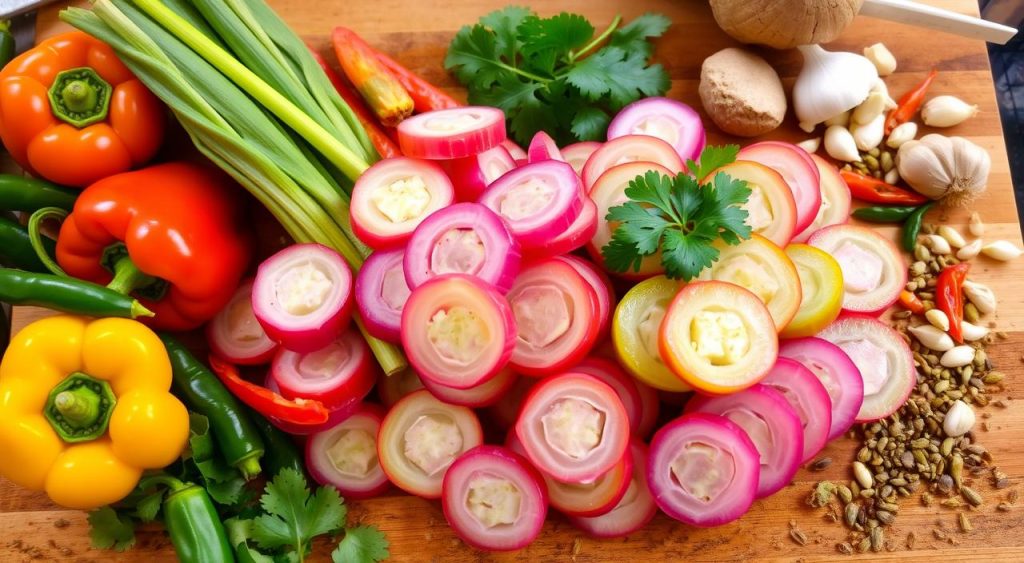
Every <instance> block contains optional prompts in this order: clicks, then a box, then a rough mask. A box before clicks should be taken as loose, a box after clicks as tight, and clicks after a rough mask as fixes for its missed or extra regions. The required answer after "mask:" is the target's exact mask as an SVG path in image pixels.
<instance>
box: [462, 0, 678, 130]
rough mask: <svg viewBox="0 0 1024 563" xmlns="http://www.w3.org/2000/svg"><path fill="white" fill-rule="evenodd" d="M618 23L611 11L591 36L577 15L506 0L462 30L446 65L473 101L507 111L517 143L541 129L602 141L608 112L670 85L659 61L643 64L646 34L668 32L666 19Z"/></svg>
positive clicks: (650, 17)
mask: <svg viewBox="0 0 1024 563" xmlns="http://www.w3.org/2000/svg"><path fill="white" fill-rule="evenodd" d="M621 22H622V18H621V17H616V18H615V19H614V20H613V21H612V23H611V25H609V26H608V28H606V29H605V30H604V31H602V32H601V33H600V34H597V35H596V36H595V33H596V30H595V29H594V26H593V25H591V24H590V22H588V21H587V20H586V18H584V17H583V16H581V15H579V14H569V13H565V12H563V13H561V14H558V15H556V16H552V17H550V18H541V17H539V16H538V15H536V14H535V13H533V12H531V11H530V10H529V9H527V8H522V7H518V6H509V7H507V8H505V9H503V10H498V11H495V12H491V13H490V14H487V15H485V16H484V17H482V18H480V21H479V22H478V23H477V24H475V25H472V26H465V27H463V28H462V29H461V30H459V32H458V33H457V34H456V35H455V39H453V40H452V43H451V45H450V46H449V47H448V54H447V56H446V57H445V61H444V64H445V68H447V69H449V70H452V71H453V72H454V74H455V76H456V77H457V78H458V80H459V81H460V82H461V83H462V84H463V85H464V86H466V88H467V90H468V91H469V101H470V103H472V104H482V105H489V106H495V107H497V108H500V109H502V110H503V111H504V112H505V115H506V116H507V118H508V122H509V129H510V131H511V132H512V137H513V138H514V139H515V140H516V141H517V142H519V143H520V144H523V145H525V144H527V143H529V141H530V139H531V138H532V137H533V135H534V134H535V133H537V132H538V131H541V130H544V131H547V132H548V133H549V134H550V135H551V136H552V137H554V139H555V140H556V141H558V142H559V144H568V143H571V142H574V141H577V140H578V141H595V140H603V139H604V135H605V131H606V130H607V128H608V123H609V122H610V120H611V115H613V114H614V113H615V112H617V111H618V110H619V109H621V108H622V107H623V106H625V105H626V104H629V103H630V102H633V101H636V100H638V99H640V98H641V97H648V96H659V95H662V94H664V93H665V92H666V91H668V88H669V85H670V82H669V77H668V73H667V72H666V71H665V69H664V68H662V66H661V65H658V64H655V65H648V59H649V58H650V56H651V54H652V52H653V51H654V47H653V45H652V44H651V43H650V41H649V40H650V39H651V38H655V37H660V36H661V35H662V34H663V33H665V30H667V29H668V26H669V23H670V22H669V20H668V18H666V17H665V16H662V15H659V14H645V15H642V16H640V17H638V18H636V19H634V20H633V21H631V22H629V23H628V24H626V25H624V26H621V27H620V24H621Z"/></svg>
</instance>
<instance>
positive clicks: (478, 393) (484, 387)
mask: <svg viewBox="0 0 1024 563" xmlns="http://www.w3.org/2000/svg"><path fill="white" fill-rule="evenodd" d="M517 379H519V374H517V373H516V372H514V371H512V370H511V369H509V368H505V369H503V370H501V371H499V372H498V375H495V376H494V377H492V378H490V379H488V380H487V381H485V382H483V383H481V384H480V385H477V386H475V387H471V388H469V389H455V388H453V387H445V386H444V385H438V384H437V383H434V382H433V381H431V380H430V379H427V378H424V379H423V380H422V382H423V386H424V387H426V388H427V390H428V391H430V392H431V393H432V394H433V395H434V396H435V397H437V398H438V399H441V400H442V401H444V402H446V403H450V404H453V405H461V406H464V407H470V408H474V409H476V408H481V407H489V406H491V405H493V404H494V403H497V402H498V401H499V400H501V399H502V398H504V397H505V394H506V393H507V392H508V391H509V389H511V388H512V386H513V385H515V383H516V380H517Z"/></svg>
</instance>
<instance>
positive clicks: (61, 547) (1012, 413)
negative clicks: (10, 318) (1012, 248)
mask: <svg viewBox="0 0 1024 563" xmlns="http://www.w3.org/2000/svg"><path fill="white" fill-rule="evenodd" d="M928 2H929V3H931V4H934V5H937V6H941V7H944V8H949V9H952V10H956V11H959V12H963V13H969V14H977V4H976V3H975V2H974V1H973V0H928ZM270 3H271V4H272V5H273V6H274V7H275V8H276V9H277V10H278V12H279V13H281V15H282V16H283V17H284V19H285V20H286V21H287V22H288V23H289V24H290V25H291V26H292V27H293V28H294V29H295V30H296V31H297V32H298V33H299V34H301V35H302V36H303V37H305V38H306V39H308V40H309V42H310V43H311V44H312V45H313V46H314V47H316V48H318V49H321V50H324V51H325V53H326V52H327V49H328V42H327V38H328V35H329V33H330V31H331V29H332V27H333V26H334V25H338V24H344V25H346V26H348V27H351V28H353V29H355V30H356V31H358V32H359V33H361V34H362V35H363V36H364V37H365V38H366V39H367V40H368V41H369V42H370V43H372V44H374V45H375V46H377V47H379V48H381V49H382V50H384V51H385V52H388V53H390V54H392V55H393V56H394V57H395V58H397V59H398V60H399V61H401V62H403V63H405V64H406V65H408V66H409V67H411V68H412V69H413V70H415V71H416V72H418V73H420V74H422V75H423V76H424V77H425V78H427V79H428V80H430V81H432V82H434V83H435V84H438V85H441V86H443V87H445V88H447V89H449V90H451V91H452V92H453V93H455V94H456V95H460V96H461V95H462V92H461V90H460V89H459V88H458V85H457V84H456V83H455V82H454V80H453V79H452V78H450V77H449V76H448V75H447V74H446V73H445V72H444V70H443V69H442V67H441V60H442V59H443V57H444V53H445V49H446V47H447V45H448V42H449V41H450V39H451V37H452V34H453V33H454V32H455V31H456V30H457V29H458V28H459V27H460V26H462V25H466V24H469V23H472V22H475V21H476V20H477V18H478V17H480V16H481V15H483V14H485V13H487V12H490V11H492V10H494V9H497V8H500V7H502V6H504V5H505V2H503V1H499V0H447V1H446V2H440V1H431V0H422V1H418V2H408V1H405V0H347V1H344V2H341V1H327V0H317V1H314V0H271V2H270ZM534 4H535V5H536V7H537V9H538V10H539V11H541V12H542V13H544V14H552V13H556V12H559V11H563V10H565V11H571V12H578V13H582V14H584V15H586V16H587V17H588V18H589V19H590V20H591V21H592V22H593V23H594V24H595V25H596V26H597V27H599V28H600V27H601V26H602V25H604V24H606V23H607V22H609V21H611V19H612V18H613V17H614V16H615V14H618V13H621V14H622V15H623V16H624V17H625V18H626V19H627V20H628V19H629V18H631V17H633V16H637V15H639V14H641V13H643V12H647V11H656V12H661V13H663V14H665V15H667V16H669V17H670V18H671V19H672V21H673V26H672V28H671V29H670V30H669V32H668V33H667V34H666V37H664V38H663V39H661V41H660V42H659V44H658V50H657V55H656V56H657V59H658V60H659V61H660V62H661V63H662V64H664V65H665V66H666V67H667V68H668V70H669V72H670V73H671V75H672V79H673V83H672V91H671V92H670V96H672V97H675V98H678V99H681V100H683V101H684V102H686V103H689V104H690V105H692V106H694V107H696V108H699V107H700V103H699V99H698V97H697V82H698V78H699V74H700V66H701V62H702V61H703V60H704V58H705V57H707V56H708V55H710V54H712V53H714V52H715V51H717V50H719V49H722V48H724V47H728V46H732V45H734V44H735V42H734V41H732V40H731V39H730V38H729V37H727V36H726V35H725V34H723V33H722V32H721V31H719V29H718V28H717V27H716V26H715V22H714V20H713V19H712V17H711V12H710V10H709V9H708V7H707V5H706V3H705V2H699V1H687V0H675V1H667V0H632V1H630V2H615V1H612V0H551V1H547V2H535V3H534ZM57 11H58V7H51V8H48V9H46V10H44V11H43V12H42V13H41V14H40V16H39V20H38V26H39V34H40V36H41V37H43V36H48V35H51V34H53V33H55V32H57V31H61V30H63V29H64V27H63V25H62V24H60V23H59V22H58V21H57ZM877 41H883V42H885V44H886V45H887V46H888V47H889V48H890V49H891V50H892V52H893V53H894V54H895V55H896V57H897V59H898V60H899V72H898V73H897V74H895V75H893V76H891V77H889V78H888V79H887V82H888V84H889V88H890V90H891V91H892V92H893V94H894V95H896V96H898V95H900V94H901V93H903V92H904V91H905V90H907V89H909V88H910V87H911V86H912V85H914V84H917V83H918V82H919V81H920V80H921V79H922V78H923V76H924V75H925V73H926V72H927V71H928V70H929V69H931V68H937V69H939V71H940V74H939V77H938V79H937V80H936V82H935V84H934V85H933V87H932V92H933V93H943V94H953V95H956V96H959V97H960V98H962V99H964V100H967V101H969V102H970V103H972V104H978V106H979V108H980V110H981V111H980V113H979V114H978V116H977V117H975V118H973V119H971V120H970V121H968V122H967V123H965V124H963V125H961V126H959V127H957V128H956V129H954V130H952V131H949V132H950V133H952V134H957V135H962V136H965V137H968V138H970V139H971V140H973V141H974V142H976V143H979V144H980V145H982V146H983V147H985V148H987V149H988V150H989V151H990V152H991V155H992V164H993V166H992V174H991V177H990V180H989V188H988V192H987V193H986V195H985V196H984V197H983V198H982V199H981V200H979V201H978V203H977V205H976V209H977V210H978V211H979V212H980V213H981V215H982V217H983V219H984V221H985V223H986V225H987V227H986V228H987V233H986V238H989V239H995V238H1005V239H1009V240H1012V241H1014V242H1017V243H1018V244H1019V243H1020V225H1019V224H1018V222H1017V213H1016V207H1015V205H1014V199H1013V192H1012V188H1011V183H1010V172H1009V169H1008V166H1007V156H1006V149H1005V146H1004V144H1003V137H1002V131H1001V128H1000V121H999V114H998V110H997V107H996V100H995V96H994V88H993V82H992V76H991V74H990V71H989V64H988V58H987V56H986V50H985V45H984V44H983V43H981V42H978V41H971V40H966V39H961V38H959V37H954V36H950V35H943V34H939V33H934V32H929V31H924V30H919V29H915V28H912V27H906V26H901V25H895V24H888V23H886V22H882V21H879V20H873V19H870V18H858V19H857V21H856V23H855V24H854V25H853V26H852V27H850V28H849V29H848V30H847V31H846V32H845V33H844V34H843V36H842V37H841V38H840V39H839V40H838V41H836V42H835V43H833V44H832V45H831V48H833V49H847V50H851V51H856V52H859V51H860V50H861V49H862V48H863V47H865V46H867V45H870V44H872V43H875V42H877ZM763 54H764V56H766V57H767V58H768V59H769V60H770V61H771V62H772V63H773V64H774V65H775V66H776V68H777V69H778V70H779V72H780V74H781V75H782V76H783V78H784V79H785V81H786V84H787V86H788V85H791V84H792V80H793V77H794V76H795V75H796V73H797V71H798V70H799V68H800V62H801V61H800V58H799V56H798V55H797V54H796V53H795V52H777V51H770V50H767V51H765V52H764V53H763ZM331 58H333V57H331ZM705 123H708V124H710V121H708V120H705ZM709 137H710V138H709V142H711V143H721V142H725V141H735V140H734V139H729V138H728V137H726V136H724V135H722V134H721V133H719V132H717V131H716V130H715V128H714V127H713V126H710V127H709ZM768 137H770V138H773V139H785V140H792V141H798V140H802V139H804V138H807V135H805V134H803V133H802V132H800V131H799V130H798V129H797V127H796V123H795V120H793V119H792V118H790V119H789V120H788V121H787V122H786V124H785V125H784V126H783V128H782V129H780V130H779V131H776V132H774V133H772V134H771V135H769V136H767V137H766V138H768ZM933 219H934V218H933ZM966 219H967V213H966V212H957V213H954V214H953V215H952V216H951V217H950V218H949V220H950V222H952V223H954V224H958V225H960V226H961V227H963V226H964V225H965V224H966ZM885 232H886V234H888V235H890V236H892V235H894V234H895V231H894V230H893V229H887V230H885ZM973 277H975V278H976V279H978V280H979V281H981V282H983V283H986V284H989V285H990V286H991V287H992V288H993V289H994V290H995V292H996V294H997V295H998V297H999V300H1000V303H999V311H998V315H997V317H996V319H995V320H996V322H997V323H998V326H999V328H1000V329H1001V330H1004V331H1006V332H1008V333H1009V339H1008V340H1006V341H1005V342H1002V343H1001V344H999V345H998V346H996V347H994V348H993V349H992V352H991V354H990V356H991V357H992V359H993V361H994V362H995V364H996V365H997V366H998V367H999V369H1001V370H1003V371H1005V372H1006V373H1007V375H1008V377H1007V384H1006V388H1007V391H1006V392H1005V393H999V394H996V395H994V396H993V397H992V398H993V399H996V398H1000V399H1002V400H1003V401H1004V402H1005V404H1006V405H1007V408H997V407H994V406H990V407H988V408H987V409H985V410H984V412H985V413H989V414H990V415H991V418H989V419H988V422H989V425H990V428H991V430H990V431H989V432H979V436H980V440H981V443H983V444H984V445H985V446H986V447H987V448H988V449H989V451H990V452H991V453H992V455H993V456H994V458H995V460H996V464H997V465H998V466H999V467H1000V468H1001V469H1002V470H1003V471H1005V472H1006V473H1008V474H1009V475H1010V476H1011V480H1012V482H1013V486H1011V487H1010V489H1006V490H1003V491H999V492H996V491H993V490H992V489H991V487H990V486H989V484H988V479H979V480H978V482H977V483H976V488H978V489H979V490H981V491H982V492H983V494H984V495H985V497H986V502H985V504H984V505H982V506H981V507H980V508H979V509H978V510H976V511H972V512H971V513H970V518H971V521H972V523H973V525H974V531H972V532H970V533H968V534H961V533H959V532H952V531H951V530H955V529H956V528H957V525H956V517H957V516H956V512H955V511H952V510H949V509H941V508H938V505H935V506H933V507H931V508H925V507H923V506H922V505H921V504H920V503H919V502H918V500H917V499H916V498H912V499H907V500H905V501H904V502H903V504H902V510H901V512H900V515H899V518H898V520H897V524H896V526H895V527H894V528H893V529H891V530H889V531H888V533H887V537H888V538H891V539H892V542H893V544H894V545H895V546H898V547H897V550H896V551H895V552H885V551H883V552H882V553H877V554H875V553H868V554H865V555H860V556H856V557H857V558H859V559H865V560H867V559H871V560H889V561H905V560H939V559H946V560H964V559H979V560H982V559H983V560H988V561H1022V560H1024V534H1021V532H1020V530H1021V529H1022V528H1024V502H1021V503H1020V504H1019V505H1018V506H1014V507H1012V509H1011V510H1010V511H1009V512H1005V513H1003V512H996V508H995V507H996V504H997V503H998V502H999V500H1002V497H1004V496H1005V493H1007V492H1008V491H1010V490H1014V489H1021V488H1024V487H1022V486H1021V476H1022V475H1024V449H1022V448H1021V447H1020V444H1022V443H1024V408H1022V407H1018V406H1017V404H1018V402H1019V401H1020V400H1021V399H1024V363H1022V360H1024V359H1022V356H1021V352H1022V351H1024V297H1022V296H1024V284H1022V282H1021V279H1022V278H1024V260H1018V261H1017V262H1014V263H1011V264H997V263H995V262H992V261H989V260H985V259H980V260H978V261H977V262H976V265H975V268H974V272H973ZM45 314H46V312H44V311H41V310H38V309H21V310H19V311H17V313H16V318H15V330H17V329H18V328H20V327H22V326H24V325H25V324H27V323H29V322H31V321H32V320H34V319H36V318H39V317H40V316H43V315H45ZM854 452H855V446H854V443H853V442H852V441H851V440H847V439H843V440H839V441H836V442H833V443H832V444H830V445H829V446H828V447H827V448H826V450H825V451H824V452H822V454H821V455H822V456H829V457H831V458H832V459H833V460H835V463H833V464H832V466H831V467H830V468H828V469H827V470H825V471H823V472H820V473H811V472H809V471H807V470H801V471H800V472H799V473H798V474H797V476H796V479H795V481H794V483H793V484H792V485H791V486H789V487H787V488H785V489H784V490H782V491H781V492H779V493H778V494H776V495H774V496H772V497H771V498H768V499H765V500H762V501H758V502H757V503H755V504H754V506H753V508H752V509H751V510H750V512H749V513H748V514H747V515H746V516H744V517H743V518H742V519H741V520H740V521H738V522H735V523H733V524H730V525H727V526H723V527H720V528H714V529H707V530H705V529H696V528H691V527H688V526H684V525H682V524H679V523H676V522H675V521H673V520H670V519H668V518H666V517H664V516H662V515H659V516H658V517H657V518H655V520H654V521H653V522H652V523H651V524H650V525H648V526H647V527H646V528H645V529H644V530H642V531H641V532H638V533H636V534H634V535H632V536H630V537H629V538H625V539H618V540H605V541H599V540H593V539H589V538H587V537H585V536H584V535H583V534H581V533H579V532H578V531H576V530H575V529H573V528H572V527H571V526H570V525H569V524H568V523H567V522H566V520H565V519H564V518H562V517H560V516H558V515H555V514H552V515H551V516H550V517H549V518H548V524H547V526H546V527H545V530H544V532H543V534H542V535H541V537H540V538H539V539H538V540H537V541H536V542H534V543H533V544H532V545H531V546H530V547H528V548H526V549H524V550H522V551H519V552H515V553H508V554H488V553H484V552H480V551H476V550H473V549H470V548H468V547H466V546H465V545H464V544H462V542H460V541H459V540H458V539H457V538H456V537H455V536H454V535H453V534H452V532H451V531H450V530H449V529H448V526H447V524H446V523H445V520H444V516H443V514H442V513H441V509H440V506H439V504H438V503H437V502H430V501H425V500H421V499H418V498H415V497H410V496H407V495H404V494H400V493H398V492H392V493H389V494H387V495H385V496H383V497H381V498H377V499H373V500H369V501H365V502H353V503H350V507H351V509H350V514H351V517H352V519H353V520H354V521H359V522H366V523H373V524H376V525H377V526H379V527H380V528H381V529H382V530H383V531H384V532H385V533H387V536H388V538H389V539H390V541H391V553H392V561H396V562H406V561H416V562H421V561H422V562H426V561H458V562H464V561H530V562H547V561H573V562H580V563H583V562H589V561H627V560H643V561H683V560H687V561H695V560H702V561H707V560H744V561H748V560H780V561H783V560H785V561H793V560H802V561H823V560H826V559H829V560H831V559H834V558H837V557H844V556H841V555H839V554H838V553H837V551H836V547H835V546H836V543H837V542H839V541H842V540H843V539H844V537H845V530H844V529H843V528H842V527H841V526H840V525H838V524H835V523H829V522H827V521H826V520H825V519H824V518H823V512H822V511H821V510H816V509H811V508H809V507H808V506H807V505H806V504H805V499H806V497H807V494H808V491H809V490H810V488H811V486H812V484H813V483H814V482H816V481H818V480H822V479H831V480H847V479H849V478H850V477H851V475H850V473H849V461H850V460H851V459H852V457H853V454H854ZM0 455H3V452H0ZM790 523H795V524H796V525H797V526H798V527H799V528H800V529H801V530H803V531H804V532H805V533H806V534H807V536H808V538H809V543H808V545H806V546H802V547H801V546H799V545H797V544H796V543H794V542H793V541H792V540H791V539H790V537H789V533H788V532H789V526H790ZM936 528H941V529H944V530H947V532H948V533H949V536H950V537H951V538H952V541H950V540H945V541H941V540H939V539H936V536H935V535H933V530H934V529H936ZM911 531H913V532H914V533H915V534H916V537H917V542H916V546H915V548H914V550H913V551H907V550H906V549H905V547H904V545H905V543H906V537H907V534H908V533H909V532H911ZM138 539H139V541H138V544H137V545H136V547H135V548H134V549H133V550H132V551H130V552H127V553H124V554H117V553H113V552H109V551H96V550H92V549H90V548H89V538H88V525H87V523H86V519H85V514H84V513H82V512H77V511H69V510H63V509H61V508H59V507H56V506H54V505H53V504H52V503H50V502H49V501H48V500H47V498H46V497H45V495H43V494H41V493H31V492H28V491H24V490H21V489H19V488H17V487H15V486H13V485H12V484H11V483H9V482H5V481H3V480H2V479H0V561H3V562H16V561H22V560H30V559H33V558H35V559H42V560H57V559H58V558H59V559H61V560H64V561H68V560H73V561H146V562H155V561H173V560H174V553H173V550H172V549H171V546H170V544H169V542H168V539H167V537H166V535H165V534H164V533H163V532H162V531H160V530H159V529H158V528H151V529H146V530H143V531H141V532H140V533H139V534H138ZM326 554H327V550H326V546H325V545H321V546H319V549H318V551H317V553H316V558H315V559H317V560H326V559H327V555H326Z"/></svg>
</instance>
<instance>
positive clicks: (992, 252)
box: [981, 240, 1022, 262]
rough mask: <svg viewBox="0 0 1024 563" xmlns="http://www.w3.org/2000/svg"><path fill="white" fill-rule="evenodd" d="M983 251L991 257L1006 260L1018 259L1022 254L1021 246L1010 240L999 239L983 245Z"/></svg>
mask: <svg viewBox="0 0 1024 563" xmlns="http://www.w3.org/2000/svg"><path fill="white" fill-rule="evenodd" d="M981 253H982V254H984V255H985V256H988V257H989V258H993V259H995V260H999V261H1002V262H1006V261H1009V260H1016V259H1017V258H1018V257H1020V255H1021V254H1022V251H1021V249H1020V248H1017V245H1015V244H1013V243H1012V242H1010V241H1008V240H997V241H995V242H990V243H988V244H986V245H985V246H983V247H981Z"/></svg>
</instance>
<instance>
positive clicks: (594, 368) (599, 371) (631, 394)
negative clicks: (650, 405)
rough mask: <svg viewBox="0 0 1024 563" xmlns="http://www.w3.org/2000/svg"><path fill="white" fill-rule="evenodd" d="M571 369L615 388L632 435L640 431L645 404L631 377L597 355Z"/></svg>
mask: <svg viewBox="0 0 1024 563" xmlns="http://www.w3.org/2000/svg"><path fill="white" fill-rule="evenodd" d="M572 371H574V372H576V373H585V374H587V375H592V376H594V377H596V378H597V379H599V380H601V381H602V382H604V383H606V384H607V385H608V386H609V387H611V388H612V389H613V390H615V394H616V395H618V396H619V400H620V401H622V406H623V407H625V408H626V416H627V417H628V418H629V428H630V430H631V431H632V432H633V435H637V433H638V432H639V431H640V424H641V420H642V419H643V416H644V413H643V409H644V406H645V405H644V403H643V401H642V399H641V398H640V391H639V390H638V389H637V386H636V383H634V382H633V378H631V377H629V376H628V375H626V373H625V372H624V371H622V368H620V367H619V365H618V364H616V363H615V362H613V361H611V360H606V359H604V358H599V357H597V356H590V357H589V358H584V359H583V361H582V362H580V363H578V364H576V365H575V366H573V368H572Z"/></svg>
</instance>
